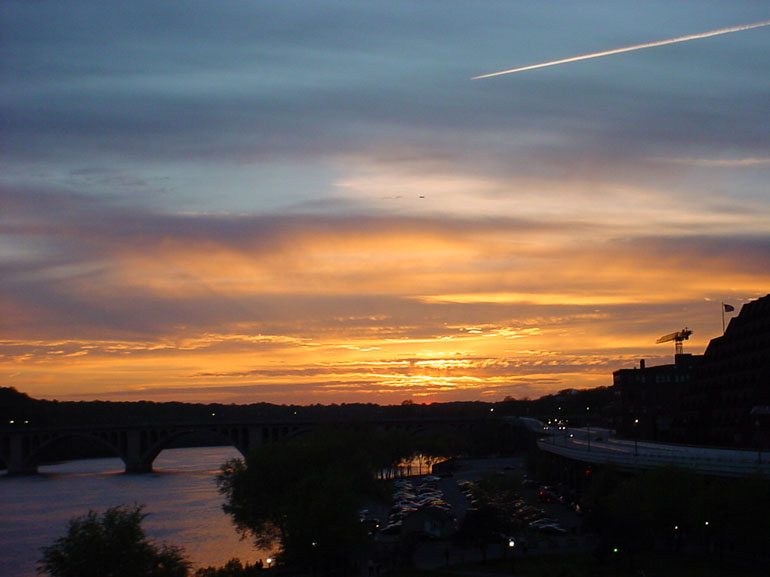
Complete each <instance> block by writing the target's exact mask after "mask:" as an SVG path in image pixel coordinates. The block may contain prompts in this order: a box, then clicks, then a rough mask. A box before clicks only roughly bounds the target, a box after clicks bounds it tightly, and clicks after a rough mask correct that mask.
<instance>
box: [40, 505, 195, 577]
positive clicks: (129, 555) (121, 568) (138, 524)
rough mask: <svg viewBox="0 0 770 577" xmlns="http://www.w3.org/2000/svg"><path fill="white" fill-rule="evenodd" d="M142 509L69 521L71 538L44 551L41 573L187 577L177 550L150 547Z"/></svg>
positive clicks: (112, 511)
mask: <svg viewBox="0 0 770 577" xmlns="http://www.w3.org/2000/svg"><path fill="white" fill-rule="evenodd" d="M146 516H147V515H146V514H144V513H142V507H141V506H119V507H112V508H110V509H107V511H105V513H104V514H103V515H101V516H100V515H98V514H97V513H96V512H94V511H89V512H88V514H87V515H85V516H83V517H76V518H74V519H71V520H70V522H69V524H68V527H67V534H66V535H65V536H64V537H60V538H59V539H57V540H56V541H55V542H54V543H53V545H50V546H48V547H44V548H43V556H42V558H41V559H40V567H39V569H40V571H42V572H45V573H48V574H49V575H51V576H52V577H186V576H187V575H188V573H189V569H190V562H189V561H188V560H187V559H186V558H185V556H184V554H183V551H182V549H181V548H179V547H175V546H171V545H165V544H161V545H158V544H156V543H154V542H152V541H150V540H149V539H148V538H147V536H146V535H145V533H144V530H143V529H142V521H143V520H144V518H145V517H146Z"/></svg>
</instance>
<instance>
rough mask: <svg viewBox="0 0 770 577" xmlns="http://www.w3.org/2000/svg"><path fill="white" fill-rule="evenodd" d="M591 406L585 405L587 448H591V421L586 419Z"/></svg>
mask: <svg viewBox="0 0 770 577" xmlns="http://www.w3.org/2000/svg"><path fill="white" fill-rule="evenodd" d="M590 411H591V407H586V430H587V431H588V450H589V451H590V450H591V421H589V420H588V417H589V413H590Z"/></svg>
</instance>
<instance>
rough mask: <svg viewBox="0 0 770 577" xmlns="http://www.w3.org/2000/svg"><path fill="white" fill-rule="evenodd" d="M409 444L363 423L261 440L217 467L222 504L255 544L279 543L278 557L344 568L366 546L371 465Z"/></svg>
mask: <svg viewBox="0 0 770 577" xmlns="http://www.w3.org/2000/svg"><path fill="white" fill-rule="evenodd" d="M414 450H415V448H414V447H412V446H409V445H408V444H404V439H403V438H402V437H393V436H389V435H387V434H383V433H378V432H375V431H371V430H367V429H366V428H361V429H359V430H355V429H350V428H328V429H323V430H319V431H315V432H314V433H313V435H312V436H307V437H300V438H295V439H291V440H287V441H282V442H273V443H268V444H265V445H262V446H260V447H258V448H256V449H255V450H253V451H252V452H250V453H249V455H248V456H247V457H246V460H245V462H244V461H243V460H240V459H235V460H232V461H228V462H227V463H225V464H224V465H223V466H222V470H221V473H220V474H219V476H218V483H219V489H220V492H222V494H224V495H225V499H226V502H225V505H224V510H225V511H226V512H227V513H229V514H230V515H231V516H232V518H233V521H234V523H235V525H236V527H237V529H238V530H239V531H240V532H241V533H242V534H243V535H244V536H248V537H250V538H251V539H253V541H254V543H255V544H256V545H257V546H258V547H260V548H265V547H268V546H275V545H276V544H278V545H279V547H280V553H279V559H280V561H281V562H282V563H283V564H286V565H294V566H299V567H302V568H304V569H306V570H313V571H316V570H321V571H325V570H330V569H336V570H343V571H344V570H345V569H346V568H347V567H349V565H350V561H351V559H353V558H354V557H355V556H356V555H357V554H358V553H360V552H361V551H363V550H365V549H366V547H367V546H368V543H369V540H368V537H367V532H366V527H365V526H364V525H363V524H362V523H361V522H360V520H359V511H360V510H361V509H362V508H363V507H364V505H365V503H366V501H367V499H371V498H375V497H376V496H377V489H378V484H377V483H376V474H377V472H378V471H383V470H386V469H388V468H390V467H392V466H393V465H394V464H395V463H397V462H399V461H400V460H401V459H402V458H404V457H407V456H409V455H410V454H411V452H412V451H414Z"/></svg>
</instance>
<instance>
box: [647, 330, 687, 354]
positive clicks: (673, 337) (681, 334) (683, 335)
mask: <svg viewBox="0 0 770 577" xmlns="http://www.w3.org/2000/svg"><path fill="white" fill-rule="evenodd" d="M691 334H692V331H691V330H690V329H688V328H687V327H685V328H683V329H682V330H681V331H676V332H675V333H671V334H668V335H663V336H662V337H660V338H659V339H658V340H657V341H655V342H656V343H667V342H669V341H674V347H675V348H674V352H675V353H676V354H677V355H681V354H682V352H683V351H684V347H682V341H686V340H687V339H689V338H690V335H691Z"/></svg>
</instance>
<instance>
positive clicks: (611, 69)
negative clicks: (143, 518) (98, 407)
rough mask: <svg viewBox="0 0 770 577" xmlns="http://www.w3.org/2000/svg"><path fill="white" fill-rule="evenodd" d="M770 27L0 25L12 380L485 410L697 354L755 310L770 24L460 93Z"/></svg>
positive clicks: (263, 21) (676, 14) (652, 19)
mask: <svg viewBox="0 0 770 577" xmlns="http://www.w3.org/2000/svg"><path fill="white" fill-rule="evenodd" d="M767 20H770V7H769V6H768V4H767V3H765V2H756V1H754V0H746V1H731V2H702V1H701V0H698V1H684V0H682V1H677V2H671V1H669V0H666V1H659V2H631V1H626V0H621V1H616V2H607V1H596V2H587V1H585V2H524V1H521V2H518V1H505V2H503V1H501V2H494V1H484V2H446V1H442V2H432V1H422V0H421V1H420V2H416V1H412V2H401V1H398V0H388V1H387V2H386V1H381V2H380V1H371V2H366V1H364V2H362V1H339V2H337V1H335V2H331V1H325V2H318V3H312V2H300V1H283V0H282V1H269V0H268V1H264V2H252V1H226V2H212V1H208V2H205V1H192V0H190V1H188V0H185V1H183V2H181V1H180V2H176V1H172V2H157V1H155V0H153V1H148V0H133V1H131V2H123V1H120V2H118V1H105V2H92V1H90V0H89V1H82V2H81V1H78V0H70V1H67V2H29V1H16V0H4V2H3V3H2V6H0V27H1V29H2V33H1V34H0V54H1V56H0V385H1V386H13V387H16V388H17V389H18V390H20V391H23V392H26V393H28V394H30V395H32V396H35V397H40V398H57V399H63V400H72V399H85V400H89V399H112V400H138V399H148V400H159V401H161V400H183V401H204V402H225V403H231V402H234V403H251V402H262V401H264V402H273V403H297V404H310V403H322V404H329V403H342V402H374V403H382V404H398V403H400V402H402V401H403V400H406V399H412V400H413V401H415V402H443V401H453V400H476V399H477V400H484V401H498V400H502V399H503V398H505V397H506V396H512V397H516V398H524V397H530V398H534V397H538V396H540V395H543V394H546V393H550V392H555V391H558V390H561V389H565V388H572V387H574V388H585V387H595V386H600V385H610V384H611V383H612V371H614V370H616V369H619V368H630V367H633V366H635V365H638V361H639V359H641V358H645V359H647V364H648V365H653V364H662V363H667V362H672V358H673V353H674V347H673V344H672V343H666V344H660V345H659V344H656V343H655V341H656V339H657V338H658V337H660V336H661V335H664V334H666V333H671V332H673V331H676V330H680V329H682V328H684V327H689V328H690V329H691V330H692V331H693V335H692V337H691V339H690V340H689V341H687V342H686V343H685V352H691V353H702V352H703V351H704V349H705V347H706V345H707V344H708V342H709V340H710V339H712V338H714V337H716V336H718V335H719V334H721V331H722V314H721V303H722V302H726V303H730V304H732V305H733V306H735V309H736V310H735V313H733V314H737V313H738V311H739V310H740V306H741V305H742V304H743V303H745V302H747V301H749V300H751V299H753V298H757V297H760V296H764V295H766V294H768V293H770V194H768V182H770V26H767V27H758V28H754V29H750V30H743V31H738V32H732V33H729V34H723V35H718V36H712V37H708V38H701V39H697V40H691V41H687V42H681V43H675V44H668V45H664V46H657V47H651V48H647V49H643V50H636V51H632V52H626V53H621V54H614V55H610V56H606V57H602V58H596V59H590V60H584V61H576V62H571V63H565V64H560V65H557V66H551V67H547V68H540V69H535V70H528V71H525V72H521V73H516V74H510V75H503V76H497V77H492V78H485V79H476V80H472V79H471V78H472V77H474V76H477V75H482V74H485V73H490V72H494V71H499V70H506V69H512V68H517V67H523V66H528V65H531V64H537V63H541V62H547V61H551V60H558V59H564V58H570V57H573V56H578V55H583V54H590V53H593V52H599V51H605V50H612V49H615V48H620V47H624V46H632V45H636V44H643V43H648V42H654V41H659V40H665V39H670V38H676V37H680V36H687V35H692V34H698V33H702V32H708V31H712V30H717V29H721V28H728V27H733V26H740V25H744V24H751V23H757V22H764V21H767ZM730 316H731V315H728V316H727V319H728V320H729V318H730Z"/></svg>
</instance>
